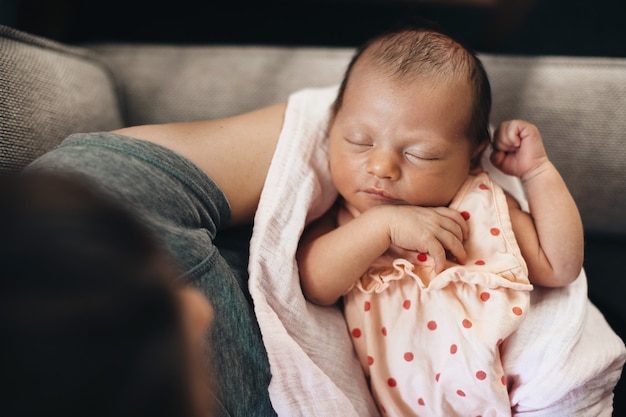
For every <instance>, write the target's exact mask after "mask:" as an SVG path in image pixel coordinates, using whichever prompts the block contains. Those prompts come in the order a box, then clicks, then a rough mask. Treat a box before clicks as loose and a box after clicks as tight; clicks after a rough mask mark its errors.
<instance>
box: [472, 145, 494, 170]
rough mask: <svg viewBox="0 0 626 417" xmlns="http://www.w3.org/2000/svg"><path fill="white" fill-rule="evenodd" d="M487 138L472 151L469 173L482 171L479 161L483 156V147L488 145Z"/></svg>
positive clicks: (485, 147)
mask: <svg viewBox="0 0 626 417" xmlns="http://www.w3.org/2000/svg"><path fill="white" fill-rule="evenodd" d="M489 143H490V142H489V140H484V141H483V142H482V143H481V144H480V145H478V147H477V148H476V149H475V150H474V152H473V153H472V158H471V160H470V173H471V174H477V173H479V172H481V171H482V167H481V166H480V161H481V159H482V157H483V153H485V149H487V146H488V145H489Z"/></svg>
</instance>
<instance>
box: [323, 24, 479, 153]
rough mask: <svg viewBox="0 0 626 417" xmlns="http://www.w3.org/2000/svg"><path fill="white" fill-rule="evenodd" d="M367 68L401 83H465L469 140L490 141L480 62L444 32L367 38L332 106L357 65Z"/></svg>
mask: <svg viewBox="0 0 626 417" xmlns="http://www.w3.org/2000/svg"><path fill="white" fill-rule="evenodd" d="M357 63H358V64H359V65H367V66H370V68H371V69H372V70H377V71H381V72H382V73H383V74H385V75H388V76H389V77H392V78H396V79H397V80H398V81H402V82H409V83H410V82H413V81H418V80H423V81H428V80H432V81H434V82H437V81H441V82H445V81H446V80H451V79H455V78H456V79H460V80H466V81H467V83H469V86H470V87H471V97H472V104H471V118H470V125H469V126H468V137H469V139H470V140H471V141H472V144H473V146H474V147H476V148H477V147H479V146H481V144H484V143H487V142H489V141H490V134H489V114H490V112H491V85H490V84H489V78H488V77H487V73H486V71H485V69H484V67H483V64H482V62H481V61H480V59H479V58H478V57H477V56H476V55H475V54H474V53H473V52H471V51H469V50H468V49H467V48H465V47H464V46H463V45H461V44H460V43H459V42H457V41H456V40H454V39H452V38H451V37H450V36H448V35H446V34H444V33H443V32H441V31H439V30H437V29H432V28H426V27H423V28H422V27H415V28H404V29H400V30H396V31H392V32H388V33H385V34H382V35H380V36H377V37H375V38H372V39H370V40H369V41H368V42H367V43H365V44H364V45H362V46H361V47H360V48H359V49H358V50H357V51H356V53H355V55H354V56H353V57H352V60H351V61H350V64H349V65H348V68H347V70H346V73H345V76H344V78H343V81H342V83H341V86H340V88H339V92H338V94H337V98H336V100H335V103H334V104H333V115H336V114H337V112H338V111H339V109H340V108H341V106H342V104H343V100H344V95H345V92H346V87H347V85H348V82H349V80H350V76H351V75H352V72H353V70H354V68H355V66H356V65H357Z"/></svg>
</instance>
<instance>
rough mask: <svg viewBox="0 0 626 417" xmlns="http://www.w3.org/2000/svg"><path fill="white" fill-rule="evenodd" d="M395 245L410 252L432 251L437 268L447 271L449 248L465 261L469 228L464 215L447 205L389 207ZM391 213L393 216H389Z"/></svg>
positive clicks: (438, 270) (390, 228) (459, 259)
mask: <svg viewBox="0 0 626 417" xmlns="http://www.w3.org/2000/svg"><path fill="white" fill-rule="evenodd" d="M386 207H387V210H391V211H389V212H388V213H387V214H386V217H387V219H388V221H389V223H388V224H389V234H390V238H391V244H392V245H394V246H396V247H399V248H401V249H404V250H408V251H415V252H422V253H428V254H429V255H430V256H432V257H433V260H434V262H435V271H436V272H437V273H439V272H441V271H443V269H444V268H445V264H446V251H449V252H450V253H451V254H452V256H454V257H455V258H456V260H457V262H459V263H461V264H464V263H465V259H466V257H467V255H466V253H465V248H464V247H463V241H464V240H465V239H467V236H468V233H469V231H468V227H467V222H466V221H465V219H464V218H463V216H462V215H461V214H460V213H459V212H457V211H455V210H452V209H450V208H447V207H416V206H386ZM389 214H390V215H389Z"/></svg>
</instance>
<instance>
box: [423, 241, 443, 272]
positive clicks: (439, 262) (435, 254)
mask: <svg viewBox="0 0 626 417" xmlns="http://www.w3.org/2000/svg"><path fill="white" fill-rule="evenodd" d="M427 252H428V254H429V255H430V256H432V258H433V261H434V262H435V273H437V274H439V273H440V272H442V271H443V270H444V269H445V268H446V250H445V249H444V248H443V246H442V245H441V243H439V241H437V240H433V241H432V242H431V243H430V244H429V245H428V248H427Z"/></svg>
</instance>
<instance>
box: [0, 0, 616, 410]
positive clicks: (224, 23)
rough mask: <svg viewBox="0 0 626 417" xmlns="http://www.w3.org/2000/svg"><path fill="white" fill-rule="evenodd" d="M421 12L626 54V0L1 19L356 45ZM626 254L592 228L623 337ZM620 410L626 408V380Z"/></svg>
mask: <svg viewBox="0 0 626 417" xmlns="http://www.w3.org/2000/svg"><path fill="white" fill-rule="evenodd" d="M417 18H425V19H429V20H433V21H436V22H438V23H439V24H441V25H442V26H443V27H444V28H445V29H447V30H448V31H449V32H450V33H451V34H453V35H455V36H456V37H458V38H459V39H461V40H462V41H464V42H465V44H466V45H468V46H469V47H470V48H472V49H474V50H476V51H478V52H490V53H504V54H523V55H524V54H526V55H537V54H538V55H575V56H608V57H626V0H593V1H585V0H291V1H286V0H267V1H262V0H257V1H253V0H239V1H228V0H223V1H214V0H204V1H197V0H170V1H164V0H153V1H148V0H108V1H105V2H94V1H91V0H0V23H1V24H5V25H9V26H12V27H15V28H17V29H21V30H24V31H27V32H30V33H33V34H37V35H41V36H45V37H48V38H51V39H54V40H57V41H60V42H65V43H73V44H83V43H92V42H143V43H178V44H180V43H185V44H207V43H214V44H229V43H236V44H242V43H243V44H257V45H261V44H264V45H294V46H340V47H343V46H350V47H351V46H357V45H359V44H360V43H361V42H362V41H363V40H365V39H366V38H368V37H370V36H371V35H373V34H375V33H377V32H379V31H380V30H382V29H384V28H387V27H389V26H390V25H394V24H399V23H402V22H404V21H407V20H413V19H417ZM624 117H626V115H624ZM625 180H626V179H625ZM624 254H626V241H624V240H623V239H620V238H614V237H609V236H596V235H589V234H588V235H587V236H586V253H585V269H586V271H587V275H588V277H589V295H590V298H591V300H592V301H593V302H594V303H595V304H596V305H597V306H598V307H599V308H600V309H601V310H602V312H603V313H604V315H605V317H606V318H607V320H608V321H609V323H610V324H611V326H612V327H613V328H614V329H615V330H616V331H617V333H618V334H620V335H621V337H622V338H626V318H625V317H624V315H623V314H624V313H623V309H622V312H621V313H620V312H618V311H616V310H615V308H614V306H615V304H616V302H615V300H623V299H624V298H625V296H626V290H625V289H624V288H625V285H626V284H625V282H626V277H622V276H620V275H624V273H623V272H621V273H620V271H623V263H622V259H623V258H624ZM594 277H600V278H602V279H601V280H600V279H594ZM616 277H617V278H616ZM616 283H619V286H618V287H615V285H616ZM614 415H615V416H618V417H619V416H626V382H625V381H621V382H620V384H619V385H618V388H617V389H616V401H615V413H614Z"/></svg>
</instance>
